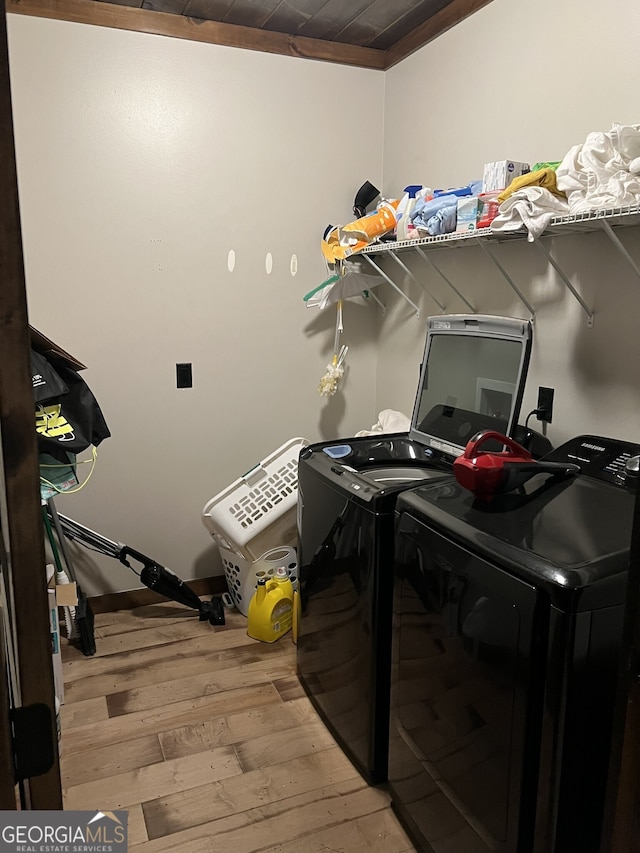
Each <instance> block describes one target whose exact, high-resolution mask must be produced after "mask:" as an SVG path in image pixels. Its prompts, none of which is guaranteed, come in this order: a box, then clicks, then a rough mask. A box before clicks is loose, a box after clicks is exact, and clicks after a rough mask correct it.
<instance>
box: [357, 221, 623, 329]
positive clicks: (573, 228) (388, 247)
mask: <svg viewBox="0 0 640 853" xmlns="http://www.w3.org/2000/svg"><path fill="white" fill-rule="evenodd" d="M638 225H640V205H633V206H629V207H612V208H606V209H601V210H589V211H586V212H584V213H573V214H567V215H565V216H555V217H554V218H553V219H552V220H551V221H550V223H549V225H548V226H547V228H546V230H545V231H544V232H543V234H542V235H541V236H540V237H539V238H538V239H537V240H535V241H534V242H533V245H535V246H537V248H538V249H539V251H540V252H542V254H543V255H544V256H545V257H546V259H547V261H548V262H549V264H550V265H551V266H552V267H553V268H554V270H555V271H556V273H557V274H558V276H559V278H560V279H561V280H562V282H563V283H564V284H565V286H566V287H567V289H568V290H569V291H570V292H571V293H572V294H573V296H574V298H575V299H576V300H577V301H578V302H579V304H580V306H581V307H582V309H583V311H584V312H585V314H586V315H587V321H588V325H589V326H592V325H593V312H592V310H591V309H590V307H589V306H588V305H587V304H586V303H585V302H584V300H583V299H582V297H581V296H580V294H579V293H578V291H577V290H576V289H575V287H574V285H573V283H572V282H571V281H570V280H569V278H568V277H567V276H566V275H565V273H564V272H563V270H562V268H561V267H560V265H559V264H558V262H557V261H556V260H555V259H554V258H553V257H552V256H551V254H550V252H549V249H548V248H547V247H546V245H544V242H543V241H544V238H546V237H555V236H558V237H560V236H566V235H569V234H588V233H592V232H596V231H600V232H604V233H605V234H606V235H607V236H608V237H609V239H610V241H611V243H612V244H613V246H614V247H615V249H616V250H617V251H618V252H619V253H620V254H621V255H622V257H623V258H624V259H625V260H626V262H627V263H628V264H629V266H630V267H631V269H632V270H633V271H634V272H635V274H636V276H637V277H638V279H640V265H639V264H638V262H637V261H636V260H635V259H634V258H633V257H632V256H631V255H630V254H629V252H628V251H627V249H626V248H625V246H624V245H623V243H622V242H621V240H620V238H619V237H618V235H617V234H616V233H615V232H616V231H617V230H618V229H620V228H626V227H633V226H638ZM527 236H528V233H527V229H526V228H525V227H524V226H523V227H522V228H520V229H518V230H517V231H493V230H492V229H491V228H479V229H477V230H476V231H470V232H465V233H462V234H456V233H452V234H442V235H438V236H436V237H419V238H417V239H415V240H397V241H380V242H378V243H372V244H371V245H370V246H366V247H365V248H364V249H361V250H360V251H358V252H355V253H354V254H353V255H352V256H351V259H352V260H356V259H357V258H359V257H361V256H364V258H365V260H366V261H367V262H368V264H369V265H370V266H371V267H373V268H374V269H375V270H376V271H377V273H378V274H379V275H380V276H381V277H382V278H384V279H385V280H386V281H387V282H389V284H391V285H393V287H394V289H395V290H396V291H398V293H400V295H401V296H402V297H403V299H405V300H406V301H407V302H408V303H409V304H410V305H411V306H412V307H413V308H414V309H415V310H416V316H419V315H420V311H419V309H418V307H417V305H416V304H415V303H414V302H413V301H412V300H410V299H409V297H408V296H406V294H404V293H403V292H402V290H401V289H400V287H399V286H398V284H397V282H395V281H394V280H393V278H392V277H391V276H390V274H389V270H388V269H385V270H383V269H382V268H381V267H380V266H378V264H377V263H375V261H374V260H373V258H371V257H370V256H371V255H386V256H390V257H392V258H393V259H394V260H395V261H396V263H397V264H398V265H399V266H400V267H401V268H402V270H403V272H404V275H405V276H408V277H409V278H411V279H413V280H414V281H416V282H417V283H418V284H419V285H420V286H421V287H422V288H423V289H425V290H426V287H425V285H424V282H423V281H422V280H421V279H418V278H417V277H416V275H415V273H413V272H412V271H411V270H410V269H409V268H408V267H407V266H406V265H405V264H404V263H403V262H402V261H401V260H400V258H399V257H398V255H400V254H402V253H404V252H407V251H413V252H416V253H417V254H419V255H420V256H421V257H422V258H423V260H424V261H425V262H426V263H427V265H428V266H429V267H430V268H431V269H432V270H433V271H434V272H436V273H437V274H438V275H439V277H440V278H441V279H442V280H444V282H445V283H446V284H447V285H448V286H449V287H450V288H451V289H452V290H454V291H455V293H456V294H457V295H458V296H459V297H460V298H461V299H462V300H463V302H464V303H465V304H466V305H467V307H468V308H469V309H470V310H471V311H472V312H474V313H477V309H476V308H475V307H474V305H473V304H472V303H471V302H470V301H469V300H468V299H467V298H466V297H465V296H464V295H463V294H462V293H461V291H460V290H459V289H458V288H457V287H456V286H455V285H454V284H453V283H452V282H451V281H450V279H448V278H447V277H446V276H445V274H444V273H443V272H442V271H441V270H440V269H439V268H438V267H437V266H436V264H435V262H434V261H433V259H432V258H431V257H430V254H431V253H432V251H433V250H436V249H458V248H461V247H464V246H476V247H478V246H479V247H480V248H481V249H482V250H483V252H484V253H485V254H486V255H487V257H488V258H490V260H491V261H492V262H493V264H494V265H495V267H496V268H497V269H498V271H499V272H500V274H501V275H502V276H503V278H505V279H506V281H507V282H508V284H509V285H510V287H511V288H512V289H513V290H514V292H515V293H516V295H517V296H518V298H519V299H520V300H521V301H522V302H523V303H524V305H525V306H526V307H527V309H528V310H529V311H530V312H531V317H532V319H533V318H535V309H534V307H533V306H532V305H531V304H530V302H529V301H528V300H527V298H526V297H525V295H524V294H523V293H522V291H521V290H520V289H519V288H518V286H517V284H516V283H515V281H514V280H513V278H512V276H511V275H509V273H508V272H507V271H506V269H505V268H504V266H503V265H502V263H501V262H500V260H499V259H498V258H497V257H496V255H495V253H494V251H493V249H492V248H491V244H500V243H506V242H512V241H514V240H515V241H521V240H526V238H527ZM346 263H347V264H348V263H349V258H347V260H346ZM427 293H428V294H429V296H431V298H432V299H433V300H434V302H436V304H437V305H438V307H439V308H440V309H441V310H442V311H444V305H443V304H442V303H441V302H440V301H439V300H438V299H436V297H435V296H433V294H431V293H430V292H429V291H428V290H427Z"/></svg>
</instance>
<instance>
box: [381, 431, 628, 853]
mask: <svg viewBox="0 0 640 853" xmlns="http://www.w3.org/2000/svg"><path fill="white" fill-rule="evenodd" d="M639 453H640V445H636V444H631V443H626V442H621V441H616V440H613V439H606V438H600V437H595V436H581V437H578V438H576V439H573V440H571V441H569V442H567V443H566V444H564V445H562V446H561V447H559V448H557V449H556V450H554V451H553V452H552V453H550V454H549V455H548V456H547V457H546V458H547V459H549V460H551V461H557V462H563V463H577V464H578V465H579V466H580V471H581V473H579V474H577V475H575V476H574V477H567V478H564V479H558V478H552V477H548V476H543V475H536V476H535V477H534V478H533V479H532V480H530V481H529V482H528V483H527V484H526V485H525V486H523V487H521V489H519V490H518V491H516V492H512V493H509V494H504V495H501V496H496V497H494V499H493V500H492V501H490V502H487V503H482V502H480V501H479V500H477V499H475V498H474V497H473V495H472V494H471V493H470V492H468V491H467V490H465V489H463V488H462V487H461V486H460V485H459V484H458V483H457V482H456V481H455V480H448V481H447V482H446V483H443V484H437V483H436V484H433V486H431V487H430V486H428V485H427V486H424V487H418V488H416V489H413V490H411V491H409V492H406V491H405V492H403V494H402V495H400V496H399V499H398V501H397V516H396V522H397V526H396V549H395V565H394V593H393V597H394V612H393V634H392V669H391V683H392V686H391V714H390V736H389V737H390V740H389V787H390V791H391V796H392V803H393V808H394V809H395V811H396V813H397V814H398V816H399V818H400V820H401V822H402V823H403V825H404V826H405V828H406V829H407V831H408V833H409V834H410V836H411V837H412V839H413V841H414V843H415V844H416V846H417V848H418V849H419V850H420V851H429V853H432V851H433V853H440V851H445V850H446V851H450V850H451V851H455V853H489V851H492V853H495V851H499V853H597V851H598V850H599V841H600V834H601V824H602V817H603V808H604V797H605V787H606V777H607V767H608V756H609V749H610V740H611V729H612V718H613V708H614V698H615V685H616V678H617V674H618V666H619V653H620V642H621V636H622V621H623V609H624V600H625V592H626V575H627V565H628V558H629V546H630V540H631V527H632V516H633V509H634V500H635V492H634V491H633V490H631V489H629V488H628V487H627V485H626V478H625V471H624V468H625V464H626V462H627V461H628V460H629V458H630V457H634V456H636V455H637V454H639Z"/></svg>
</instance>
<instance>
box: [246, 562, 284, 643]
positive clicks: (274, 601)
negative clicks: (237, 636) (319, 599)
mask: <svg viewBox="0 0 640 853" xmlns="http://www.w3.org/2000/svg"><path fill="white" fill-rule="evenodd" d="M278 571H280V570H278ZM284 573H285V575H286V577H282V576H281V577H278V572H276V577H275V578H271V579H270V580H266V579H265V578H260V579H259V580H258V586H257V588H256V591H255V593H254V595H253V598H252V599H251V601H250V602H249V610H248V613H247V634H248V635H249V636H250V637H252V638H253V639H254V640H261V641H262V642H263V643H275V641H276V640H279V639H280V637H283V636H284V635H285V634H286V633H287V631H290V630H291V627H292V625H293V586H292V584H291V581H290V580H289V576H288V575H287V573H286V569H284Z"/></svg>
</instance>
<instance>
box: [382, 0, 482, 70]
mask: <svg viewBox="0 0 640 853" xmlns="http://www.w3.org/2000/svg"><path fill="white" fill-rule="evenodd" d="M489 3H491V0H451V3H448V4H447V5H446V6H445V7H444V9H441V10H440V11H439V12H436V14H435V15H432V16H431V17H430V18H429V19H428V20H427V21H425V22H424V24H421V25H420V26H419V27H416V28H415V29H414V30H413V31H412V32H410V33H409V34H408V35H406V36H405V37H404V38H402V39H400V41H399V42H397V43H396V44H394V45H393V46H392V47H390V48H389V49H388V50H387V51H386V62H385V66H384V67H385V70H386V69H387V68H391V67H392V66H394V65H397V64H398V62H401V61H402V60H403V59H406V58H407V56H409V55H410V54H412V53H415V51H416V50H419V49H420V48H421V47H424V45H425V44H428V43H429V42H430V41H433V40H434V39H435V38H437V37H438V36H440V35H442V33H445V32H446V31H447V30H450V29H451V28H452V27H455V25H456V24H459V23H460V21H463V20H464V19H465V18H468V17H469V15H472V14H473V13H474V12H477V11H478V9H482V7H483V6H486V5H487V4H489Z"/></svg>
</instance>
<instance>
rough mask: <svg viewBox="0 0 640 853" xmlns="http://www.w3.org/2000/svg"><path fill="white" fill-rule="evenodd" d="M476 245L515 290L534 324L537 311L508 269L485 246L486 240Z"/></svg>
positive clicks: (478, 241) (477, 241) (479, 241)
mask: <svg viewBox="0 0 640 853" xmlns="http://www.w3.org/2000/svg"><path fill="white" fill-rule="evenodd" d="M476 243H477V244H478V245H479V246H480V248H481V249H482V251H483V252H484V253H485V255H486V256H487V257H488V258H489V259H490V260H491V262H492V263H493V264H494V266H495V267H496V269H497V270H498V271H499V272H500V273H501V274H502V276H503V278H504V279H505V281H506V282H507V284H508V285H509V287H511V289H512V290H513V292H514V293H515V294H516V296H517V297H518V299H519V300H520V301H521V302H522V303H523V304H524V305H525V306H526V307H527V309H528V311H529V313H530V314H531V320H532V322H533V321H534V320H535V317H536V312H535V309H534V307H533V305H531V303H530V302H529V300H528V299H527V298H526V297H525V295H524V294H523V293H522V291H521V290H520V288H519V287H518V286H517V284H516V283H515V281H514V280H513V279H512V278H511V276H510V275H509V273H508V272H507V271H506V269H505V268H504V267H503V266H502V264H501V263H500V261H499V260H498V259H497V258H496V256H495V255H494V254H493V252H491V251H490V250H489V248H488V246H487V245H486V244H485V242H484V240H481V239H477V240H476Z"/></svg>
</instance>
